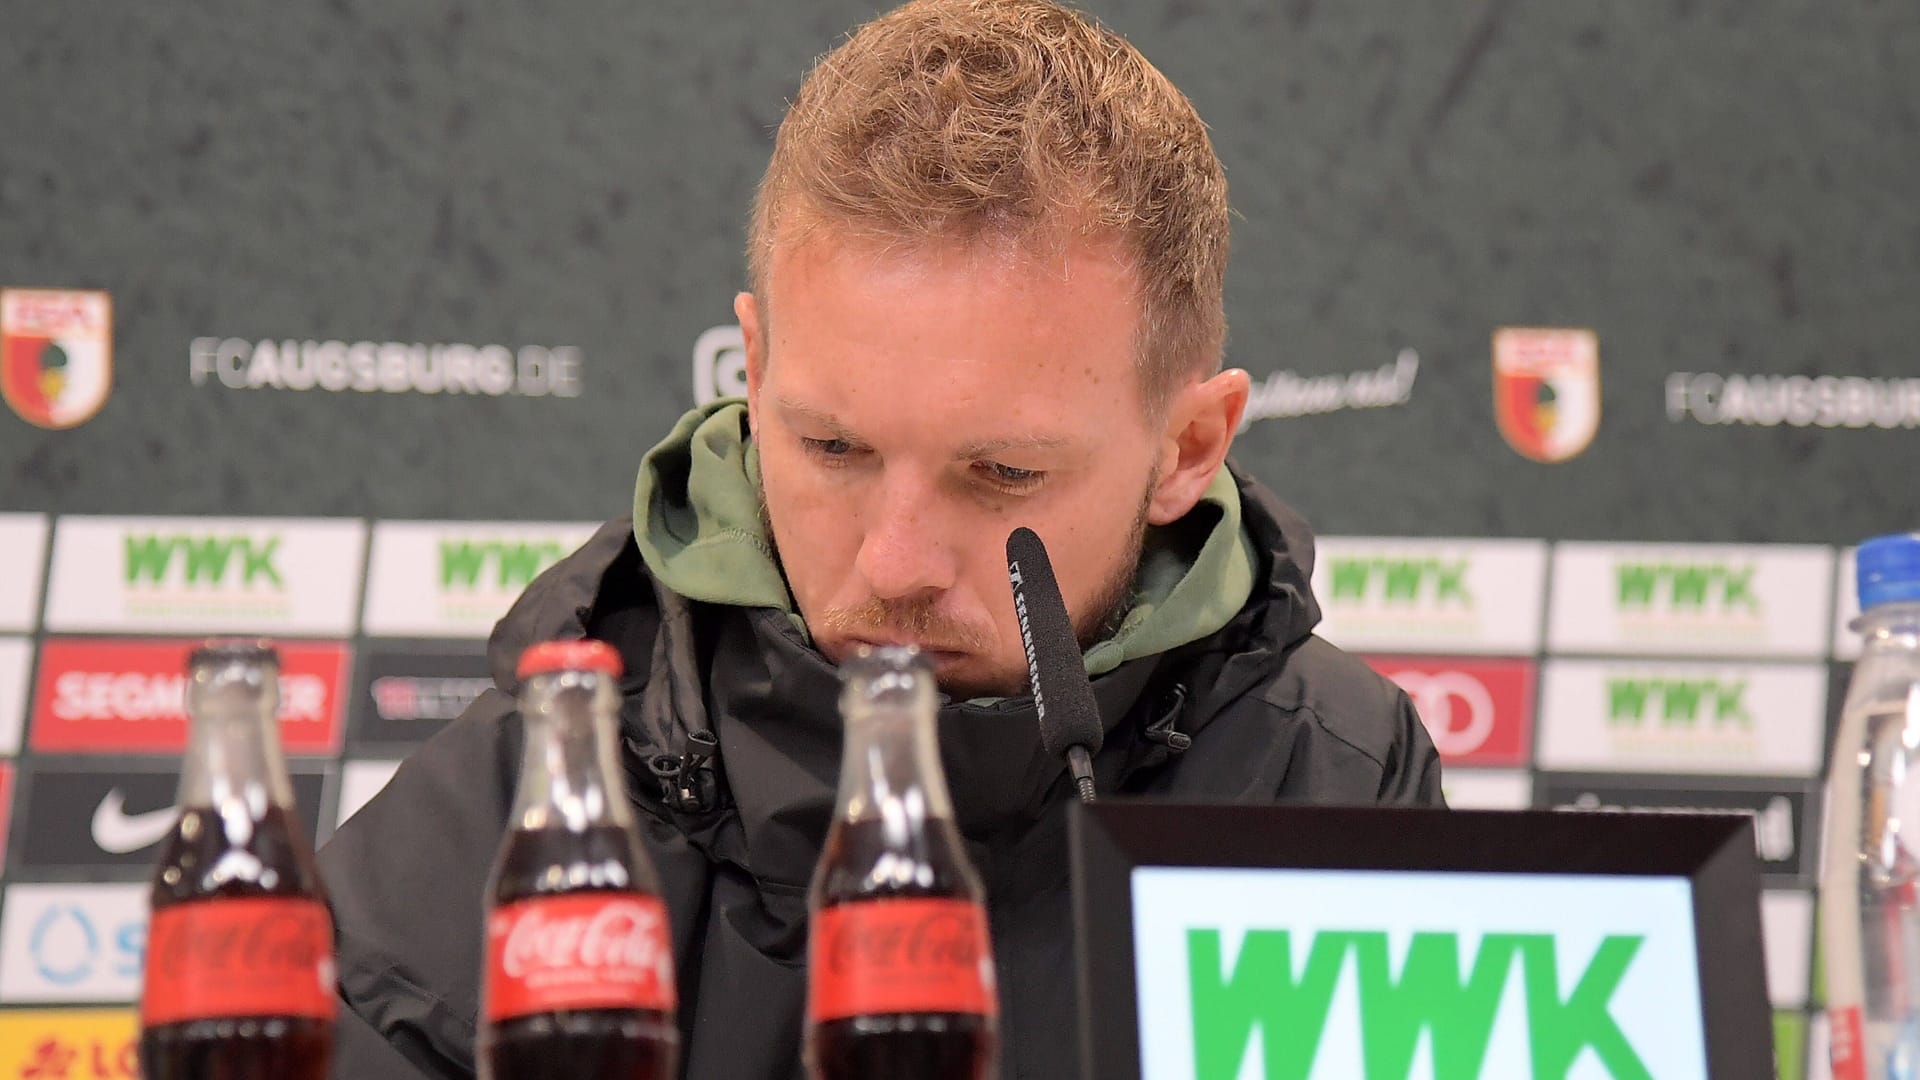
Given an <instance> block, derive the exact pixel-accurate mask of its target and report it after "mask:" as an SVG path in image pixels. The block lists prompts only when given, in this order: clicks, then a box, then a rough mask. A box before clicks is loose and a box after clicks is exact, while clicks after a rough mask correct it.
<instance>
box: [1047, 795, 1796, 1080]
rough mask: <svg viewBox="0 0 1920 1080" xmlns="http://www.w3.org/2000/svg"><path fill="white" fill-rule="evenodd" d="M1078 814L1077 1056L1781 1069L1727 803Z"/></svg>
mask: <svg viewBox="0 0 1920 1080" xmlns="http://www.w3.org/2000/svg"><path fill="white" fill-rule="evenodd" d="M1079 817H1080V820H1077V821H1076V823H1075V825H1074V841H1073V842H1074V873H1075V889H1076V894H1075V904H1076V918H1077V921H1078V923H1079V927H1078V930H1079V943H1080V949H1081V978H1082V998H1083V1003H1084V1005H1085V1009H1086V1011H1085V1012H1084V1013H1083V1017H1082V1019H1083V1027H1082V1036H1083V1038H1082V1051H1083V1059H1084V1060H1085V1061H1086V1063H1087V1066H1088V1071H1087V1072H1086V1074H1085V1075H1087V1076H1090V1077H1091V1076H1097V1077H1101V1078H1102V1080H1111V1078H1114V1077H1126V1076H1139V1077H1142V1078H1144V1080H1247V1078H1260V1077H1269V1078H1281V1077H1285V1078H1289V1080H1360V1078H1365V1080H1402V1078H1405V1080H1414V1078H1432V1080H1472V1078H1480V1077H1488V1078H1492V1077H1499V1078H1503V1080H1505V1078H1515V1080H1519V1078H1525V1077H1553V1078H1556V1080H1558V1078H1567V1080H1588V1078H1591V1080H1601V1078H1607V1077H1614V1078H1621V1077H1646V1078H1654V1077H1657V1078H1660V1080H1708V1078H1712V1080H1720V1078H1736V1077H1737V1078H1740V1080H1751V1078H1753V1077H1757V1076H1765V1075H1770V1074H1771V1070H1772V1043H1771V1024H1770V1018H1769V1011H1768V1004H1767V999H1766V990H1765V977H1764V973H1763V970H1762V964H1761V958H1760V930H1759V889H1758V869H1757V865H1756V864H1755V861H1754V856H1753V850H1752V840H1751V834H1750V829H1751V826H1750V824H1749V823H1747V822H1745V821H1744V820H1743V819H1738V818H1728V817H1724V816H1690V815H1689V816H1662V817H1659V818H1648V817H1646V816H1636V815H1601V816H1594V815H1564V814H1545V813H1540V814H1471V813H1458V812H1445V811H1404V810H1328V809H1324V808H1316V809H1289V808H1281V807H1260V808H1242V807H1180V806H1167V805H1153V804H1136V805H1128V804H1120V803H1114V804H1102V805H1100V806H1096V807H1094V808H1092V812H1091V813H1082V814H1080V815H1079Z"/></svg>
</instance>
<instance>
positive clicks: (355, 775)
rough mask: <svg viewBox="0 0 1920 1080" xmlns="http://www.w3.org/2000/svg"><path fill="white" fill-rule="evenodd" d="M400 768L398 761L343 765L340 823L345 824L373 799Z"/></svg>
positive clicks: (359, 762)
mask: <svg viewBox="0 0 1920 1080" xmlns="http://www.w3.org/2000/svg"><path fill="white" fill-rule="evenodd" d="M399 770H400V763H399V762H398V761H349V762H347V763H346V764H345V765H343V766H341V769H340V813H339V816H338V817H337V819H336V820H337V821H338V823H339V824H341V825H345V824H346V823H347V819H348V818H350V817H352V816H353V815H355V814H357V813H359V812H360V808H361V807H363V806H365V805H367V803H369V802H371V801H373V797H374V796H375V795H378V794H380V790H381V789H382V788H384V787H386V786H387V781H389V780H391V779H393V774H394V773H396V772H398V771H399Z"/></svg>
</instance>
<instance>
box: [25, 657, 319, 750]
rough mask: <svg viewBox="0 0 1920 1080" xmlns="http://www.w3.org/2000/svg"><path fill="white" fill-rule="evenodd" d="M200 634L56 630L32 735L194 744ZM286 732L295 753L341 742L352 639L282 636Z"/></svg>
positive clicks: (67, 743)
mask: <svg viewBox="0 0 1920 1080" xmlns="http://www.w3.org/2000/svg"><path fill="white" fill-rule="evenodd" d="M198 644H199V640H198V639H179V640H172V641H156V640H115V639H84V638H49V639H48V640H47V641H46V643H45V644H44V645H43V646H42V649H41V660H40V678H39V680H38V682H37V684H36V692H35V695H34V705H33V733H32V737H31V740H30V745H31V746H32V747H33V749H35V750H38V751H47V752H53V753H95V754H101V753H105V754H114V753H162V754H177V753H179V752H181V751H182V750H184V749H186V745H187V716H186V683H187V678H186V665H187V657H188V656H189V655H190V654H191V653H192V652H193V650H194V648H195V647H197V646H198ZM277 649H278V652H279V654H280V737H281V745H282V747H283V748H284V749H285V750H286V751H287V752H288V753H290V754H331V753H334V752H335V751H336V750H338V749H339V746H340V732H341V712H342V709H341V697H342V694H341V687H342V679H343V674H344V671H345V668H346V663H347V648H346V646H345V645H343V644H340V643H337V642H281V643H280V644H279V645H278V646H277Z"/></svg>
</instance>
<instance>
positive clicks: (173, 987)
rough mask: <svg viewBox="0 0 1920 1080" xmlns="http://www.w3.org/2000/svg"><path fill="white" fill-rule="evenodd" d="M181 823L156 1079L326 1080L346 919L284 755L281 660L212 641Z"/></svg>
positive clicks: (154, 955)
mask: <svg viewBox="0 0 1920 1080" xmlns="http://www.w3.org/2000/svg"><path fill="white" fill-rule="evenodd" d="M187 673H188V679H187V695H186V696H187V714H188V716H189V717H190V718H191V720H192V733H191V736H190V739H189V742H188V745H187V755H186V760H185V762H184V763H183V765H182V768H181V773H180V796H179V801H178V805H179V807H180V817H179V819H178V821H177V822H176V823H175V824H174V828H173V833H172V834H171V836H170V837H169V838H168V840H167V841H166V846H165V847H164V848H163V849H162V854H161V856H160V866H159V870H158V872H157V873H156V874H155V876H154V880H153V893H152V905H153V919H152V922H151V923H150V924H149V926H148V930H147V960H146V985H145V988H144V990H143V992H142V993H141V995H140V1028H141V1033H140V1069H141V1075H142V1076H144V1077H145V1078H146V1080H201V1078H204V1077H211V1076H218V1077H232V1078H233V1080H321V1078H323V1077H325V1076H326V1075H327V1070H328V1069H329V1068H330V1067H331V1065H332V1061H333V1023H334V1012H335V1008H336V1006H335V998H334V985H333V983H334V968H333V920H332V917H331V915H330V914H329V913H328V910H327V901H326V894H325V892H324V891H323V890H322V889H321V887H320V874H319V871H318V870H317V869H316V868H315V867H314V861H313V849H312V847H311V845H309V843H308V841H307V834H306V832H305V831H304V830H303V829H302V828H301V826H300V823H299V821H298V820H297V812H296V811H295V810H294V804H293V788H292V785H291V784H290V783H289V782H288V780H287V765H286V762H285V761H284V760H283V759H282V758H281V756H280V727H279V724H278V721H277V720H276V718H275V713H276V711H277V710H278V708H279V702H280V692H279V675H280V659H279V656H278V655H277V654H276V653H275V652H274V651H273V649H271V648H269V647H268V646H267V645H265V644H264V643H262V642H257V641H211V642H208V643H207V644H206V645H205V646H204V647H202V648H200V649H198V650H196V651H195V652H194V653H193V655H192V658H191V659H189V660H188V662H187Z"/></svg>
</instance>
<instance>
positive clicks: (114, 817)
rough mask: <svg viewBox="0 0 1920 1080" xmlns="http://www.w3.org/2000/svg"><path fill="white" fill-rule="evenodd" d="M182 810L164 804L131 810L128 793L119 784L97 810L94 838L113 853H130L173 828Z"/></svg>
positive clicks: (147, 844) (158, 840) (101, 801)
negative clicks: (140, 812) (140, 811)
mask: <svg viewBox="0 0 1920 1080" xmlns="http://www.w3.org/2000/svg"><path fill="white" fill-rule="evenodd" d="M179 816H180V812H179V810H177V809H176V808H174V807H171V806H163V807H161V808H160V809H158V810H149V811H147V812H146V813H144V814H129V813H127V797H126V796H125V795H122V794H120V789H119V788H114V789H113V790H112V791H109V792H107V797H106V798H104V799H101V800H100V805H99V806H97V807H95V808H94V811H93V842H94V843H96V844H98V845H100V850H101V851H104V852H106V853H107V854H109V855H126V854H130V853H132V852H135V851H139V850H140V849H141V848H143V847H151V846H153V845H154V844H157V843H159V842H160V841H161V840H162V839H164V838H165V837H166V835H167V833H169V832H171V831H173V822H174V819H176V818H178V817H179Z"/></svg>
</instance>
